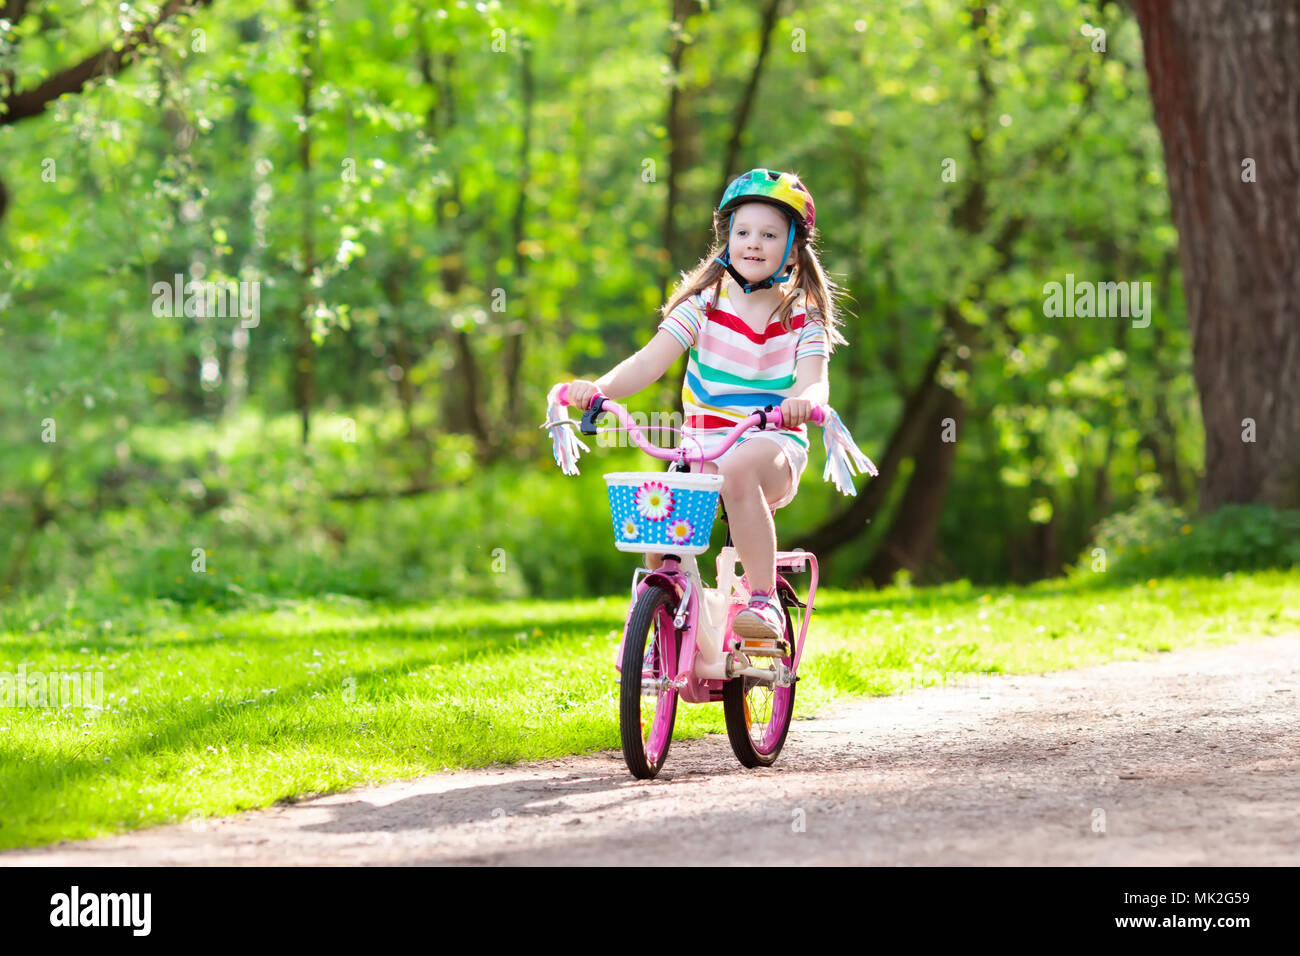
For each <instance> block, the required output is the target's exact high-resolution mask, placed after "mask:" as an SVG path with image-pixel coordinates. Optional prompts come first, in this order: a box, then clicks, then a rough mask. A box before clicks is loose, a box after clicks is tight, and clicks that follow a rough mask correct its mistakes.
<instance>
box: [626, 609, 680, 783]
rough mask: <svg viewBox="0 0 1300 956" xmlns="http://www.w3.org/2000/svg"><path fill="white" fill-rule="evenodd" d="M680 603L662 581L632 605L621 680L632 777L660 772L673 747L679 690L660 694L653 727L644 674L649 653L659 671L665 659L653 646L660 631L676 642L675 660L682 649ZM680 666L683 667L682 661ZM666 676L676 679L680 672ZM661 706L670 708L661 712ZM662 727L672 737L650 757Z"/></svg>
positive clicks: (673, 644)
mask: <svg viewBox="0 0 1300 956" xmlns="http://www.w3.org/2000/svg"><path fill="white" fill-rule="evenodd" d="M676 605H677V596H676V594H675V593H674V592H673V591H672V590H671V589H670V588H665V587H662V586H660V585H651V586H650V587H648V588H646V589H645V590H644V591H642V592H641V595H640V596H639V597H638V598H637V601H636V606H635V607H633V608H632V615H631V617H630V618H629V619H628V624H627V632H626V635H625V637H624V640H623V662H622V677H621V678H620V679H619V701H618V723H619V736H620V737H621V739H622V743H623V760H624V762H625V763H626V764H627V769H628V770H630V771H632V776H634V777H637V778H638V779H641V780H649V779H650V778H652V777H654V775H655V774H657V773H658V772H659V768H661V767H662V766H663V765H664V761H665V760H666V759H668V750H669V748H670V747H671V746H672V740H673V724H674V722H675V721H676V719H677V691H675V690H668V691H664V692H663V693H662V694H661V695H660V696H659V698H658V700H657V701H656V705H655V711H654V717H653V719H652V721H651V724H650V727H649V728H648V729H647V727H646V726H645V724H644V721H643V715H642V712H641V705H642V700H643V698H642V696H641V673H642V668H643V666H644V664H645V661H646V659H647V653H651V655H652V656H651V658H650V659H651V660H652V662H653V664H654V668H653V669H654V671H655V673H656V675H659V674H660V671H661V669H662V664H661V662H660V660H659V658H658V657H657V656H654V655H655V652H654V651H653V650H652V645H651V641H652V640H654V639H655V638H656V637H657V636H661V637H662V638H663V639H664V640H667V641H669V642H671V646H672V648H673V659H674V660H676V659H677V657H678V655H679V654H680V652H681V641H680V638H679V637H678V634H677V630H676V628H674V627H673V622H672V614H673V611H674V610H675V608H676ZM677 666H678V667H680V664H679V665H677ZM662 676H667V677H669V678H672V677H676V676H677V675H676V674H666V675H662ZM661 708H667V709H666V710H664V711H663V712H662V713H661V711H660V709H661ZM661 721H662V722H663V723H661ZM665 724H666V726H665ZM657 727H658V728H659V730H660V734H661V735H662V733H663V732H664V731H666V734H667V737H666V740H665V741H664V743H663V746H662V749H660V750H659V752H658V753H657V754H652V755H650V756H647V753H646V747H647V744H648V743H650V742H652V738H653V737H654V736H655V731H656V728H657Z"/></svg>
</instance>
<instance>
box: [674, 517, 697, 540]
mask: <svg viewBox="0 0 1300 956" xmlns="http://www.w3.org/2000/svg"><path fill="white" fill-rule="evenodd" d="M693 534H695V528H694V526H692V524H691V523H690V522H689V521H687V520H685V519H684V518H678V519H676V520H675V521H672V522H670V523H669V525H668V540H669V541H671V542H672V543H673V544H685V543H686V542H688V541H690V540H691V535H693Z"/></svg>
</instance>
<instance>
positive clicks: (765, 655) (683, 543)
mask: <svg viewBox="0 0 1300 956" xmlns="http://www.w3.org/2000/svg"><path fill="white" fill-rule="evenodd" d="M567 390H568V386H567V385H561V386H557V388H556V389H555V390H553V391H552V394H551V396H550V413H549V414H548V416H547V417H548V421H547V422H546V423H545V424H543V425H542V427H543V428H550V429H551V434H552V437H553V439H554V441H555V454H556V461H557V463H558V464H559V465H560V467H561V469H562V470H563V471H564V472H565V473H566V474H577V468H576V466H575V465H574V462H575V461H576V459H577V449H578V448H579V447H581V448H583V449H585V450H588V451H589V450H590V449H588V448H587V446H586V445H585V444H583V443H582V442H581V440H580V439H578V438H577V437H576V436H575V435H574V434H573V433H572V432H566V431H564V429H563V428H562V427H561V426H563V425H574V424H575V423H574V422H573V421H572V420H571V419H569V418H568V416H567V414H565V413H564V411H563V409H564V406H565V405H566V404H567V402H566V400H565V395H566V393H567ZM603 413H611V414H613V415H614V416H615V417H616V418H617V419H618V420H619V421H620V422H621V423H622V428H618V429H611V430H618V431H623V430H626V431H627V432H628V433H629V435H630V436H631V437H632V440H633V441H634V442H635V443H636V445H637V446H638V447H639V448H640V449H641V450H642V451H644V452H645V453H646V454H648V455H651V456H653V457H655V458H659V459H662V460H666V461H672V462H673V465H672V466H671V467H670V469H669V470H668V471H666V472H615V473H611V474H607V475H605V476H604V477H605V481H606V484H607V485H608V488H609V501H610V511H611V515H612V517H613V520H614V539H615V540H614V547H615V548H617V549H618V550H620V551H629V552H641V553H646V552H656V553H661V554H663V564H662V566H661V567H659V568H658V569H656V570H653V571H652V570H650V569H648V568H644V567H641V568H637V569H636V570H635V571H634V572H633V574H632V601H631V604H630V605H629V608H628V613H627V618H626V620H625V622H624V627H623V638H622V640H621V642H620V643H619V646H618V649H617V650H616V651H615V655H614V666H615V667H616V668H617V669H618V671H619V674H620V677H619V729H620V736H621V740H622V747H623V759H624V761H625V762H626V763H627V767H628V769H629V770H630V771H631V772H632V775H633V776H635V777H638V778H641V779H648V778H651V777H654V776H655V775H656V774H657V773H658V772H659V770H660V768H662V767H663V765H664V761H665V760H666V759H667V757H668V749H669V747H670V746H671V745H672V735H673V723H674V721H675V720H676V717H677V702H678V700H679V699H680V700H683V701H686V702H687V703H691V704H702V703H709V702H713V701H721V702H722V709H723V714H724V716H725V718H726V725H727V737H728V739H729V740H730V742H731V748H732V750H733V751H735V754H736V757H737V758H738V759H739V760H740V762H741V764H742V765H744V766H745V767H766V766H771V765H772V764H773V763H775V761H776V759H777V757H778V755H779V754H780V753H781V749H782V747H783V746H784V745H785V739H786V734H787V733H788V732H789V729H790V721H791V718H792V717H793V714H794V697H795V684H796V682H797V681H798V680H799V676H798V671H799V661H800V658H801V656H802V654H803V647H804V641H805V639H806V638H807V635H808V623H809V620H810V619H811V615H812V611H813V607H814V604H813V599H814V597H815V595H816V593H817V558H816V556H815V555H813V554H812V553H811V552H808V551H804V550H802V549H799V550H795V551H778V552H777V555H776V567H777V576H776V590H777V594H778V596H779V598H780V602H781V605H782V607H783V608H784V611H785V635H784V638H783V639H782V640H779V641H777V642H775V643H773V642H771V641H764V640H755V639H749V638H743V637H740V636H737V635H735V634H733V633H732V629H731V622H732V620H733V619H734V618H735V616H736V614H737V613H738V612H739V611H740V610H741V609H742V608H744V607H745V605H746V604H747V603H748V602H749V596H750V595H749V585H748V581H747V580H746V578H745V576H744V575H741V576H739V577H738V576H737V574H736V561H737V555H736V549H735V548H734V547H733V546H732V543H731V536H730V533H728V536H727V543H726V545H725V546H724V547H723V548H722V549H721V551H720V552H719V554H718V557H717V562H716V570H717V577H716V581H717V586H716V587H713V588H710V587H706V586H705V585H704V582H703V580H702V579H701V577H700V569H699V564H698V562H697V561H696V555H699V554H702V553H704V552H705V551H707V550H708V548H709V538H710V534H711V531H712V528H713V523H714V520H715V517H716V516H717V511H718V502H719V497H720V495H721V491H722V485H723V476H722V475H706V474H702V473H691V472H690V471H689V470H688V464H687V462H688V460H689V461H693V462H696V463H698V465H699V466H700V467H701V470H702V466H703V463H704V462H705V461H712V460H714V459H716V458H718V457H720V456H721V455H722V454H723V453H724V452H726V451H727V450H728V449H729V448H731V447H732V446H733V445H734V444H735V443H736V440H737V439H738V438H740V436H741V435H742V434H744V433H745V432H746V431H747V430H748V429H749V428H751V427H755V426H757V427H759V428H768V427H772V428H779V427H781V411H780V409H773V408H771V407H769V408H767V409H764V410H762V411H756V412H754V414H752V415H750V416H749V418H747V419H746V420H745V421H743V422H741V423H740V424H739V425H737V426H736V427H735V428H733V429H732V430H731V432H729V433H728V434H727V436H726V438H725V439H724V440H723V443H722V445H721V446H720V447H719V448H718V449H717V450H716V451H714V452H712V453H709V454H706V453H704V452H703V450H702V449H698V450H697V451H696V452H691V451H689V449H688V448H687V446H686V445H685V444H683V446H682V447H681V448H675V449H667V448H660V447H658V446H656V445H653V444H651V443H649V442H648V441H646V439H645V437H644V436H643V435H642V433H641V431H640V429H639V428H638V427H637V426H636V424H635V423H634V422H633V421H632V420H631V418H630V416H629V415H628V412H627V410H626V409H625V408H623V406H621V405H619V404H618V403H616V402H613V401H611V400H609V399H607V398H605V397H604V396H603V395H600V394H599V393H597V394H596V395H595V396H594V397H593V398H592V400H591V404H590V407H589V408H588V409H586V413H585V415H584V416H583V419H582V422H581V426H580V427H581V431H582V433H583V434H588V435H591V434H595V433H596V427H595V421H596V417H597V416H599V415H601V414H603ZM812 420H813V422H814V423H815V424H819V425H823V426H824V428H825V429H826V431H827V451H828V459H827V469H826V477H828V478H830V477H832V475H833V476H834V477H833V480H835V483H836V485H837V486H838V487H840V488H841V490H845V488H846V487H847V488H848V489H853V483H852V481H851V475H852V474H853V473H854V472H853V469H852V466H851V464H850V463H852V464H855V465H857V467H858V468H859V469H862V470H865V471H866V472H867V473H868V474H872V475H874V474H876V469H875V466H874V465H873V464H872V463H871V461H870V459H868V458H867V457H866V456H865V455H863V454H862V453H861V452H860V451H859V450H858V449H857V446H856V445H854V444H853V442H852V438H851V436H849V434H848V432H847V430H845V429H844V427H843V425H842V424H841V423H840V422H839V418H838V416H836V415H835V413H834V411H833V410H831V408H830V407H829V406H821V407H819V408H817V409H815V410H814V413H813V417H812ZM672 430H673V431H677V429H672ZM687 440H688V441H689V440H691V439H689V437H688V439H687ZM696 444H697V446H698V444H699V443H698V442H696ZM846 493H854V492H852V491H849V492H846ZM724 520H725V515H724ZM782 571H788V572H804V571H810V573H811V578H810V580H809V583H808V600H807V602H803V601H801V600H800V599H799V595H798V592H796V590H795V588H794V587H793V585H791V584H790V582H789V581H788V580H787V579H786V577H785V575H783V574H782V573H781V572H782ZM764 660H765V661H766V662H767V666H765V667H760V666H757V665H758V664H759V662H761V661H764Z"/></svg>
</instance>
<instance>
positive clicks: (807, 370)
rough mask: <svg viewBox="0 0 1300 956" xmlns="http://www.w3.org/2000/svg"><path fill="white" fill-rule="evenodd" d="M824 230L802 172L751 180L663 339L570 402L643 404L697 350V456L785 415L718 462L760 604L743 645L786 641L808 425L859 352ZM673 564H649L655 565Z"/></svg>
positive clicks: (762, 172)
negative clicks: (785, 530)
mask: <svg viewBox="0 0 1300 956" xmlns="http://www.w3.org/2000/svg"><path fill="white" fill-rule="evenodd" d="M814 222H815V208H814V205H813V198H812V195H811V194H810V193H809V192H808V190H807V188H805V187H804V185H803V183H801V182H800V181H799V178H798V176H796V175H795V174H794V173H783V172H777V171H775V170H770V169H754V170H751V171H750V172H748V173H745V174H744V175H742V176H739V177H737V178H736V179H735V180H734V181H733V182H732V183H731V185H730V186H728V187H727V191H726V192H725V193H724V194H723V196H722V202H721V203H720V204H719V206H718V209H717V211H716V213H715V214H714V220H713V230H714V237H715V245H714V248H713V249H712V250H710V252H709V254H708V255H707V256H706V257H705V258H703V259H701V260H700V263H699V265H697V266H696V267H695V270H694V271H693V272H692V273H691V274H690V275H684V276H683V282H682V284H681V286H680V287H679V288H678V290H677V293H676V294H675V295H674V296H673V297H672V298H671V299H670V300H669V302H668V303H667V304H666V305H665V306H664V309H663V316H664V318H663V321H662V322H660V324H659V331H658V332H657V333H656V335H655V337H654V338H653V339H651V340H650V342H649V343H648V344H647V345H646V346H645V347H644V348H642V349H641V350H640V351H639V352H637V353H636V354H635V355H633V356H631V357H630V358H628V359H626V360H624V361H623V362H621V363H620V364H619V365H617V366H616V367H615V368H613V369H611V370H610V371H609V372H606V373H605V374H604V375H602V376H601V377H600V378H598V379H596V381H594V382H589V381H586V380H583V379H579V380H576V381H573V382H570V383H569V390H568V396H567V397H568V401H569V402H570V403H571V404H573V405H576V406H577V407H578V408H582V409H585V408H586V407H587V405H588V404H589V403H590V401H591V398H592V396H593V395H594V394H595V393H596V391H597V390H599V391H600V392H601V394H603V395H605V396H607V397H609V398H612V399H620V398H625V397H627V396H629V395H635V394H636V393H637V392H639V391H641V390H642V389H643V388H645V387H646V386H648V385H650V384H652V383H653V382H655V381H657V380H658V379H659V378H660V377H661V376H662V375H663V374H664V372H666V371H667V370H668V368H669V367H670V366H671V365H672V364H673V362H674V361H676V359H677V357H678V356H679V355H681V353H682V350H683V349H687V350H689V358H688V361H687V365H686V379H685V381H684V382H683V383H682V407H683V410H684V411H685V415H686V421H685V424H684V425H683V428H682V431H683V432H684V435H683V439H682V441H683V444H685V445H686V446H687V447H688V448H690V449H691V450H692V451H695V450H696V449H697V446H696V443H695V441H694V440H692V438H693V439H697V440H698V441H699V442H700V444H701V445H702V446H703V449H704V452H705V453H706V454H707V453H709V452H711V451H713V450H714V449H715V448H716V447H718V445H719V444H720V439H721V438H722V437H724V436H725V435H726V434H727V433H728V432H729V431H730V430H731V429H732V428H733V427H735V425H736V424H738V423H739V422H741V421H743V420H744V419H745V418H747V417H748V416H749V415H750V414H751V413H752V412H753V411H754V410H755V409H760V408H763V407H765V406H767V405H772V406H774V407H779V408H780V409H781V415H782V428H781V430H779V431H764V430H760V429H758V428H751V429H749V431H748V432H746V433H745V434H744V435H742V436H741V438H740V439H739V441H737V443H736V444H735V445H734V446H733V447H732V448H731V449H730V450H729V451H728V452H726V453H725V454H724V455H723V456H722V457H721V458H719V459H716V460H715V461H711V462H705V463H704V470H705V472H707V473H709V474H722V475H724V476H725V478H726V481H725V482H723V487H722V499H723V503H724V505H725V506H726V509H727V519H728V521H729V523H730V525H731V536H732V540H733V541H734V543H735V546H736V552H737V554H738V555H739V557H740V561H741V564H742V565H743V566H744V569H745V575H746V577H747V579H748V582H749V588H750V594H751V599H750V602H749V605H748V607H746V608H745V609H744V610H742V611H741V612H740V613H739V614H737V615H736V618H735V621H734V622H733V625H732V627H733V630H734V631H735V633H736V634H738V635H741V636H742V637H750V638H760V639H767V640H773V641H775V640H778V639H780V638H781V637H782V636H783V635H784V633H785V616H784V614H783V612H782V610H781V605H780V602H779V600H778V599H777V596H776V526H775V525H774V523H773V520H772V516H773V513H774V512H775V510H776V509H777V508H782V507H784V506H785V505H788V504H789V503H790V502H791V501H793V500H794V497H795V494H796V492H797V491H798V490H799V478H800V476H801V475H802V474H803V471H804V468H806V467H807V465H808V427H807V425H805V424H804V423H805V422H806V421H807V420H808V418H809V416H810V415H811V413H812V409H813V407H814V406H816V405H823V404H826V402H827V401H828V400H829V395H830V386H829V384H828V382H827V377H826V364H827V358H828V357H829V355H830V353H831V351H832V348H833V345H834V344H836V343H841V344H842V343H845V339H844V337H843V336H842V335H841V334H840V332H839V330H838V328H837V325H838V323H837V320H836V315H835V307H834V303H833V301H832V298H833V296H835V295H836V294H837V292H838V291H839V290H838V289H837V288H836V286H835V284H834V283H833V282H831V281H830V280H829V279H827V278H826V275H825V273H824V272H823V271H822V268H821V264H820V263H819V262H818V260H817V255H816V253H815V251H814V250H813V242H814V240H815V233H814V232H813V225H814ZM724 237H725V241H724ZM786 283H788V285H786ZM687 436H690V437H687ZM755 439H757V440H755ZM661 562H662V556H661V555H654V554H652V555H647V564H648V566H649V567H651V568H657V567H658V566H659V565H660V563H661Z"/></svg>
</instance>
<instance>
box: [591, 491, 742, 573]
mask: <svg viewBox="0 0 1300 956" xmlns="http://www.w3.org/2000/svg"><path fill="white" fill-rule="evenodd" d="M605 483H606V484H607V485H608V486H609V513H610V517H611V518H612V519H613V521H614V547H616V548H617V549H618V550H620V551H637V552H641V553H645V552H650V551H653V552H655V553H657V554H662V553H664V552H665V551H669V552H672V553H673V554H703V553H704V552H705V551H707V550H709V536H710V535H711V533H712V532H713V521H714V519H715V518H717V516H718V496H719V495H720V494H721V493H722V475H695V474H690V473H677V472H665V471H616V472H611V473H610V474H607V475H606V476H605Z"/></svg>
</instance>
